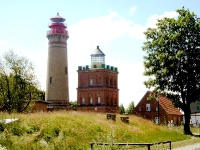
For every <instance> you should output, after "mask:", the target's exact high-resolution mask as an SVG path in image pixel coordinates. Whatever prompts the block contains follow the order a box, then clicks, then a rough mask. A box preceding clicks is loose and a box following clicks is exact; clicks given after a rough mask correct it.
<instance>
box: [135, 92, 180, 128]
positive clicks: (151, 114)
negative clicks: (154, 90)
mask: <svg viewBox="0 0 200 150" xmlns="http://www.w3.org/2000/svg"><path fill="white" fill-rule="evenodd" d="M150 93H151V92H150V91H148V92H147V93H146V94H145V95H144V97H143V98H142V99H141V100H140V102H139V103H138V104H137V106H136V107H135V108H134V111H133V113H134V114H136V115H139V116H142V117H144V118H146V119H149V120H152V121H155V117H159V118H160V123H168V121H170V122H171V121H172V120H173V122H174V125H180V124H181V122H182V121H183V115H182V113H181V112H180V111H179V110H178V109H177V108H175V107H174V105H173V104H172V102H171V101H170V100H169V99H167V98H166V97H164V96H163V95H160V94H159V98H160V101H159V103H158V102H157V101H156V99H152V100H147V98H148V96H149V94H150ZM147 104H149V106H150V110H149V109H148V110H147ZM158 105H159V107H158ZM158 108H159V111H158Z"/></svg>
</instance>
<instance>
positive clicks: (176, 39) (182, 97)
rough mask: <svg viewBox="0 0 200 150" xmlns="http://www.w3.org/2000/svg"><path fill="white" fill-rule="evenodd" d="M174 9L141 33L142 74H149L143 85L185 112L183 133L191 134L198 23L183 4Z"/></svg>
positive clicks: (199, 85)
mask: <svg viewBox="0 0 200 150" xmlns="http://www.w3.org/2000/svg"><path fill="white" fill-rule="evenodd" d="M177 12H178V14H179V15H178V17H177V18H163V19H161V20H158V23H157V27H156V28H148V29H147V31H146V32H145V33H144V34H145V35H146V41H145V42H144V46H143V50H144V51H145V52H146V53H147V55H146V56H145V57H144V66H145V71H144V75H145V76H149V77H150V78H149V80H148V81H145V82H144V84H145V85H146V87H148V88H151V87H154V88H155V91H156V92H160V93H162V94H165V95H166V96H167V97H168V98H169V99H171V100H172V102H173V104H174V105H175V106H176V107H179V108H181V109H182V110H183V111H184V115H185V124H184V132H185V133H186V134H192V133H191V131H190V126H189V123H190V114H191V111H190V104H191V103H192V102H195V101H197V100H199V99H200V69H199V68H200V22H199V21H198V20H197V18H196V15H195V14H194V13H191V12H190V11H189V10H186V9H184V7H183V8H182V9H178V10H177Z"/></svg>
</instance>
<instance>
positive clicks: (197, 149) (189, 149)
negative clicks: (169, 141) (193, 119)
mask: <svg viewBox="0 0 200 150" xmlns="http://www.w3.org/2000/svg"><path fill="white" fill-rule="evenodd" d="M173 150H200V143H196V144H193V145H187V146H184V147H179V148H174V149H173Z"/></svg>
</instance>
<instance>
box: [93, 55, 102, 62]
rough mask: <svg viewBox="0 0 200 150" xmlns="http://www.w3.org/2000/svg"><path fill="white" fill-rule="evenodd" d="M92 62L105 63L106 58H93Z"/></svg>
mask: <svg viewBox="0 0 200 150" xmlns="http://www.w3.org/2000/svg"><path fill="white" fill-rule="evenodd" d="M92 62H105V58H104V56H92Z"/></svg>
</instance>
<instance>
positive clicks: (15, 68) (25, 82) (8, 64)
mask: <svg viewBox="0 0 200 150" xmlns="http://www.w3.org/2000/svg"><path fill="white" fill-rule="evenodd" d="M37 87H38V83H37V80H36V75H35V72H34V66H33V64H32V62H30V61H29V60H28V59H27V58H26V57H23V56H18V55H16V54H14V52H13V51H12V50H10V51H8V52H6V53H5V54H4V55H3V57H2V58H1V59H0V109H1V110H6V111H8V112H9V113H10V112H23V111H24V110H26V108H27V107H28V105H29V103H30V102H31V100H32V99H37V98H38V95H41V93H42V91H41V90H39V89H38V88H37Z"/></svg>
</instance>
